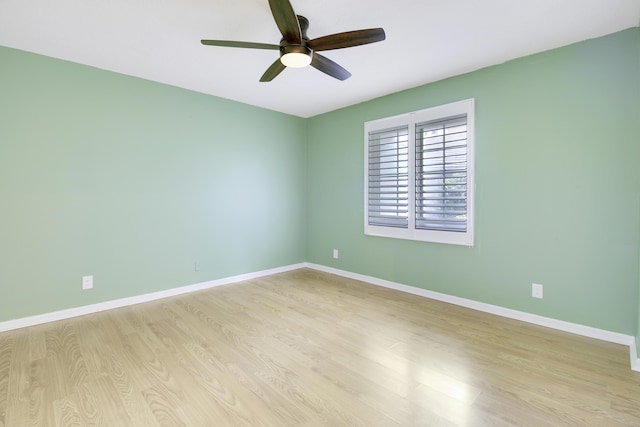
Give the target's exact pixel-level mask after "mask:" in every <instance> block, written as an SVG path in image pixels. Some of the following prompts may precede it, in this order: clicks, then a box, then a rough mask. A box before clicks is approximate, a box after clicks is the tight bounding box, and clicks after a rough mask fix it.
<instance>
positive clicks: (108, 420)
mask: <svg viewBox="0 0 640 427" xmlns="http://www.w3.org/2000/svg"><path fill="white" fill-rule="evenodd" d="M89 425H104V426H118V427H120V426H136V427H137V426H216V427H218V426H252V427H254V426H302V427H311V426H349V427H353V426H366V427H370V426H484V425H486V426H502V425H524V426H557V425H558V426H565V425H567V426H589V425H595V426H622V425H626V426H629V425H631V426H640V374H639V373H637V372H633V371H631V369H630V367H629V354H628V349H627V348H626V347H624V346H620V345H616V344H611V343H606V342H601V341H597V340H593V339H588V338H584V337H579V336H575V335H571V334H567V333H563V332H558V331H554V330H550V329H545V328H542V327H537V326H533V325H529V324H525V323H521V322H518V321H514V320H509V319H504V318H500V317H497V316H492V315H488V314H484V313H480V312H476V311H473V310H469V309H464V308H460V307H456V306H452V305H449V304H445V303H441V302H437V301H431V300H428V299H424V298H420V297H417V296H413V295H409V294H404V293H401V292H396V291H392V290H388V289H384V288H379V287H375V286H372V285H369V284H365V283H361V282H357V281H353V280H349V279H344V278H340V277H336V276H332V275H328V274H325V273H320V272H317V271H312V270H297V271H293V272H289V273H284V274H278V275H274V276H270V277H266V278H261V279H256V280H251V281H248V282H243V283H239V284H234V285H229V286H224V287H218V288H214V289H210V290H207V291H202V292H198V293H193V294H189V295H184V296H179V297H174V298H170V299H165V300H161V301H156V302H152V303H146V304H140V305H136V306H132V307H127V308H123V309H116V310H112V311H109V312H103V313H98V314H94V315H90V316H84V317H80V318H75V319H71V320H67V321H60V322H55V323H50V324H46V325H40V326H36V327H31V328H27V329H21V330H15V331H9V332H5V333H2V334H0V426H20V427H22V426H89Z"/></svg>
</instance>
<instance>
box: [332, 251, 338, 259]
mask: <svg viewBox="0 0 640 427" xmlns="http://www.w3.org/2000/svg"><path fill="white" fill-rule="evenodd" d="M338 255H339V254H338V250H337V249H334V250H333V259H338Z"/></svg>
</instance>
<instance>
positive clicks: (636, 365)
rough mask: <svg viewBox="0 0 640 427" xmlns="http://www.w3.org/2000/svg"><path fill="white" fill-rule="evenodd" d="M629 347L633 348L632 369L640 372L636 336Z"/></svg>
mask: <svg viewBox="0 0 640 427" xmlns="http://www.w3.org/2000/svg"><path fill="white" fill-rule="evenodd" d="M629 347H630V350H631V351H630V352H631V369H633V370H634V371H638V372H640V358H638V346H637V341H636V339H635V338H633V343H632V344H631V345H630V346H629Z"/></svg>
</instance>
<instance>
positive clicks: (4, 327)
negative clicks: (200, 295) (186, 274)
mask: <svg viewBox="0 0 640 427" xmlns="http://www.w3.org/2000/svg"><path fill="white" fill-rule="evenodd" d="M304 267H305V264H304V263H301V264H292V265H288V266H284V267H278V268H272V269H269V270H262V271H257V272H254V273H247V274H240V275H238V276H232V277H225V278H222V279H217V280H211V281H208V282H202V283H196V284H194V285H188V286H182V287H179V288H173V289H167V290H165V291H158V292H152V293H149V294H144V295H137V296H134V297H128V298H122V299H117V300H111V301H105V302H100V303H97V304H91V305H85V306H83V307H76V308H70V309H67V310H60V311H55V312H53V313H45V314H38V315H35V316H29V317H23V318H21V319H14V320H7V321H5V322H0V332H5V331H10V330H13V329H19V328H26V327H28V326H34V325H40V324H42V323H48V322H55V321H57V320H64V319H69V318H72V317H77V316H84V315H86V314H92V313H97V312H100V311H105V310H111V309H113V308H120V307H126V306H130V305H134V304H140V303H143V302H150V301H155V300H159V299H162V298H167V297H172V296H176V295H182V294H186V293H190V292H195V291H201V290H204V289H210V288H215V287H216V286H222V285H228V284H231V283H237V282H242V281H245V280H250V279H256V278H258V277H264V276H270V275H272V274H277V273H283V272H285V271H291V270H297V269H300V268H304Z"/></svg>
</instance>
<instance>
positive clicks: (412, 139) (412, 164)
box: [408, 120, 416, 233]
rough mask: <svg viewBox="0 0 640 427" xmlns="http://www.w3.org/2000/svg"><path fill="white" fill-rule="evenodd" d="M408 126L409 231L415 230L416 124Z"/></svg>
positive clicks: (410, 122) (410, 123) (411, 123)
mask: <svg viewBox="0 0 640 427" xmlns="http://www.w3.org/2000/svg"><path fill="white" fill-rule="evenodd" d="M408 125H409V183H408V184H409V230H411V232H412V233H413V230H415V229H416V122H415V120H411V121H409V123H408Z"/></svg>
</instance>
